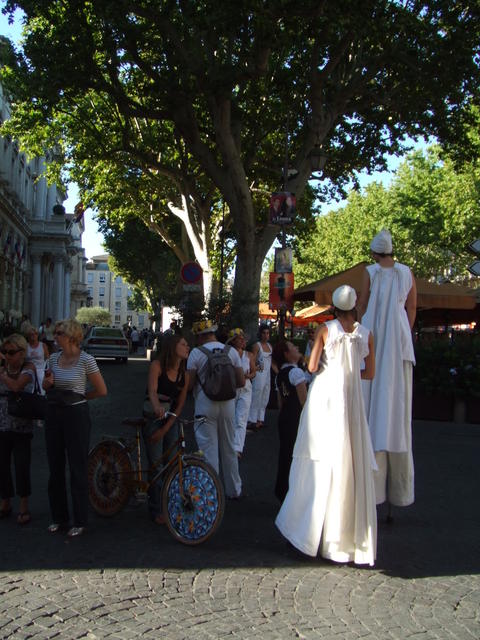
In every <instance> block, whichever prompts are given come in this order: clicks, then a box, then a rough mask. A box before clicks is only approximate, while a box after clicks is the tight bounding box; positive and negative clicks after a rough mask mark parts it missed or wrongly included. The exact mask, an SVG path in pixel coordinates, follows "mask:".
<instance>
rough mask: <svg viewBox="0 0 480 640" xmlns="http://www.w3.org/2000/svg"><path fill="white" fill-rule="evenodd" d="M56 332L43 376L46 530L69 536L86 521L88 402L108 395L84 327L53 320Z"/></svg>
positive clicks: (77, 532) (82, 526) (89, 425)
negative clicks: (49, 515) (85, 346)
mask: <svg viewBox="0 0 480 640" xmlns="http://www.w3.org/2000/svg"><path fill="white" fill-rule="evenodd" d="M54 336H55V341H56V343H57V345H58V348H59V350H58V351H56V352H54V353H52V354H51V355H50V359H49V361H48V369H47V371H45V377H44V379H43V388H44V389H45V390H46V392H47V397H48V411H47V418H46V421H45V442H46V448H47V459H48V466H49V469H50V477H49V480H48V498H49V501H50V510H51V513H52V518H53V522H52V524H51V525H50V526H49V527H48V531H49V532H50V533H56V532H57V531H62V530H65V529H66V530H68V533H67V535H68V536H69V537H70V538H73V537H76V536H80V535H82V534H83V533H84V531H85V527H86V525H87V520H88V477H87V462H88V450H89V445H90V427H91V422H90V413H89V409H88V402H87V400H92V399H93V398H99V397H101V396H105V395H107V387H106V385H105V382H104V380H103V377H102V374H101V373H100V370H99V368H98V365H97V363H96V361H95V358H94V357H93V356H91V355H90V354H88V353H85V351H82V350H81V349H80V344H81V341H82V339H83V331H82V326H81V324H80V323H79V322H76V321H75V320H62V321H60V322H57V323H56V325H55V331H54ZM87 383H88V384H89V389H88V391H87ZM67 460H68V466H69V470H70V487H71V494H72V510H73V526H72V527H70V525H69V522H70V517H69V511H68V499H67V486H66V477H65V464H66V462H67Z"/></svg>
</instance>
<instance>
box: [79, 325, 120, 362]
mask: <svg viewBox="0 0 480 640" xmlns="http://www.w3.org/2000/svg"><path fill="white" fill-rule="evenodd" d="M82 349H83V350H84V351H86V352H87V353H90V354H92V356H94V357H95V358H115V360H119V361H121V362H125V363H127V362H128V351H129V345H128V340H127V338H126V337H125V335H124V333H123V331H122V330H121V329H115V328H112V327H90V329H89V330H88V332H87V335H86V336H85V338H84V340H83V342H82Z"/></svg>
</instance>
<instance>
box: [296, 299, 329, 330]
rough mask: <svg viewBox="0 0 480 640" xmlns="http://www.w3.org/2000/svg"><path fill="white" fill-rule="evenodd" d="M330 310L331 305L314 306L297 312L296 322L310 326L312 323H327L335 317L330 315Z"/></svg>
mask: <svg viewBox="0 0 480 640" xmlns="http://www.w3.org/2000/svg"><path fill="white" fill-rule="evenodd" d="M330 309H331V305H329V304H323V305H319V304H312V305H311V306H310V307H306V308H305V309H300V311H297V313H296V314H295V321H296V322H297V323H298V324H302V325H308V324H309V323H310V322H318V323H320V322H326V321H327V320H331V319H332V318H333V315H332V314H330V313H329V311H330Z"/></svg>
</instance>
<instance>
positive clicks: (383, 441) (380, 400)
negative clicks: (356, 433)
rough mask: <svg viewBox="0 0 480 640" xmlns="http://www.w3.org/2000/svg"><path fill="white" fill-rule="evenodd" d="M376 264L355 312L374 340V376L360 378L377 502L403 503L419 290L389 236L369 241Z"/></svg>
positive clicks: (410, 497)
mask: <svg viewBox="0 0 480 640" xmlns="http://www.w3.org/2000/svg"><path fill="white" fill-rule="evenodd" d="M370 248H371V251H372V256H373V259H374V260H375V264H373V265H369V266H368V267H367V268H366V270H365V273H364V277H363V283H362V291H361V293H360V298H359V302H358V312H359V315H360V316H363V317H362V324H363V325H364V326H365V327H367V328H368V329H370V331H371V332H372V334H373V337H374V340H375V350H376V354H377V365H376V367H377V375H376V376H375V379H374V380H372V381H365V382H364V383H363V391H364V400H365V409H366V412H367V419H368V424H369V427H370V433H371V436H372V442H373V448H374V451H375V457H376V460H377V464H378V469H379V471H378V473H377V474H376V478H375V483H376V484H375V489H376V493H377V504H380V503H382V502H385V501H388V503H389V509H388V516H387V519H388V520H389V521H390V520H391V509H390V505H394V506H397V507H406V506H408V505H409V504H412V503H413V501H414V499H415V491H414V466H413V454H412V377H413V374H412V371H413V365H414V364H415V354H414V350H413V341H412V327H413V324H414V322H415V316H416V309H417V289H416V285H415V279H414V277H413V275H412V272H411V271H410V269H409V268H408V267H407V266H406V265H404V264H401V263H399V262H395V260H394V259H393V247H392V236H391V235H390V232H389V231H387V230H385V229H384V230H382V231H381V232H380V233H378V234H377V235H376V236H375V237H374V238H373V240H372V242H371V244H370Z"/></svg>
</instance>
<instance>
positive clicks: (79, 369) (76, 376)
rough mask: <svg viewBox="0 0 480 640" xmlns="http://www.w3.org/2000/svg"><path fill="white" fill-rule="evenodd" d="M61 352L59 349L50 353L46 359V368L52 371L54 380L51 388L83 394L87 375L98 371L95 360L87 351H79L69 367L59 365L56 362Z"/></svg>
mask: <svg viewBox="0 0 480 640" xmlns="http://www.w3.org/2000/svg"><path fill="white" fill-rule="evenodd" d="M61 354H62V352H61V351H58V352H56V353H52V355H51V356H50V358H49V360H48V368H49V369H50V370H51V372H52V373H53V376H54V380H55V382H54V385H53V388H54V389H64V390H67V389H68V390H70V391H74V392H75V393H81V394H82V395H85V391H86V388H87V378H88V376H89V375H90V374H92V373H97V372H98V371H100V369H99V368H98V364H97V361H96V360H95V358H94V357H93V356H92V355H90V354H89V353H85V351H80V355H79V357H78V360H77V362H76V363H75V364H72V365H70V366H69V367H61V366H60V365H59V364H58V359H59V357H60V355H61Z"/></svg>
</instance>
